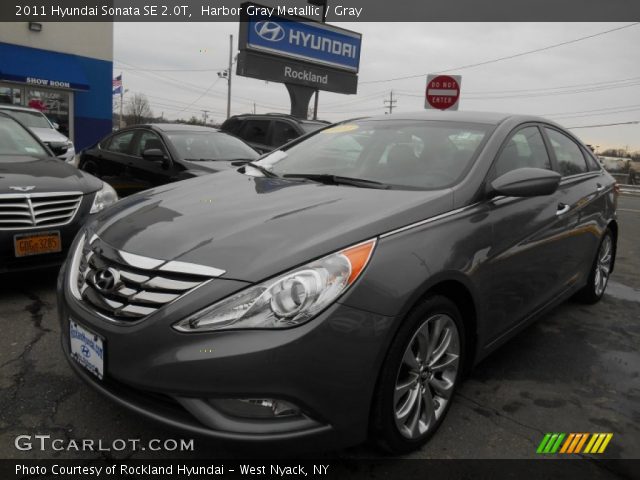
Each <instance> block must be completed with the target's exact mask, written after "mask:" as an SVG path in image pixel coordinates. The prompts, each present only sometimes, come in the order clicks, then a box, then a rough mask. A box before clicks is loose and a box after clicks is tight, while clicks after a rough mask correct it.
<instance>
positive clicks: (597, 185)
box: [596, 183, 604, 192]
mask: <svg viewBox="0 0 640 480" xmlns="http://www.w3.org/2000/svg"><path fill="white" fill-rule="evenodd" d="M603 188H604V187H603V186H602V185H600V184H599V183H597V184H596V192H601V191H602V189H603Z"/></svg>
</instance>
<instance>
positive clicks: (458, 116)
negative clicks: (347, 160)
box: [359, 110, 553, 125]
mask: <svg viewBox="0 0 640 480" xmlns="http://www.w3.org/2000/svg"><path fill="white" fill-rule="evenodd" d="M359 120H439V121H443V122H466V123H484V124H488V125H498V124H499V123H502V122H504V121H505V120H519V121H522V122H526V121H531V122H546V123H553V122H551V121H549V120H547V119H544V118H542V117H537V116H534V115H520V114H512V113H500V112H469V111H449V110H445V111H440V110H425V111H419V112H411V113H394V114H393V115H375V116H371V117H362V118H360V119H359Z"/></svg>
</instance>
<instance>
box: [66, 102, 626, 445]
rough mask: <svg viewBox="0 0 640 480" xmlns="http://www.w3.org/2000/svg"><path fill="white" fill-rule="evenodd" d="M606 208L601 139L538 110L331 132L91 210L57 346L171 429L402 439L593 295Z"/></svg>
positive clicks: (429, 426)
mask: <svg viewBox="0 0 640 480" xmlns="http://www.w3.org/2000/svg"><path fill="white" fill-rule="evenodd" d="M615 205H616V192H615V182H614V180H613V178H612V177H611V176H610V175H609V174H608V173H606V172H605V171H604V170H602V168H601V167H600V164H599V163H598V161H597V159H596V158H595V157H594V156H593V155H592V153H591V152H590V151H589V150H588V149H587V148H585V146H584V145H583V144H582V143H581V142H580V141H579V140H577V139H576V138H575V137H574V136H572V135H571V134H570V133H568V132H567V131H565V130H563V129H562V128H561V127H559V126H558V125H556V124H553V123H551V122H548V121H546V120H544V119H541V118H536V117H526V116H510V115H498V114H483V113H461V112H435V113H421V114H416V115H394V116H393V118H389V117H373V118H366V119H360V120H357V121H352V122H347V123H343V124H339V125H334V126H330V127H327V128H325V129H323V130H320V131H318V132H317V133H315V134H313V135H311V136H309V137H306V138H304V139H301V140H298V141H294V142H292V143H289V144H288V145H287V146H286V147H284V150H277V151H275V152H272V153H270V154H268V155H267V156H264V157H262V158H261V159H260V160H258V161H257V162H256V163H247V164H246V165H244V166H242V167H240V168H238V169H232V170H229V171H226V172H221V173H218V174H216V175H212V176H205V177H202V178H197V179H193V180H187V181H184V182H178V183H176V184H171V185H167V186H163V187H159V188H156V189H154V190H149V191H146V192H141V193H139V194H136V195H134V196H132V197H130V198H128V199H125V200H123V201H120V202H118V203H117V204H115V205H113V206H112V207H110V208H109V209H107V210H105V211H104V212H102V213H101V214H99V215H98V217H97V218H96V219H95V220H94V221H92V222H90V223H89V224H88V225H87V226H86V227H85V229H84V230H83V231H81V232H80V233H79V234H78V236H77V238H76V240H75V243H74V245H73V246H72V251H71V252H70V254H69V258H68V259H67V262H66V264H65V266H64V268H63V270H62V273H61V276H60V282H59V305H60V320H61V322H62V332H63V340H62V345H63V348H64V350H65V352H66V354H67V356H68V358H69V361H70V364H71V365H72V366H73V368H74V370H75V371H76V372H77V373H78V375H80V376H81V377H83V378H84V379H85V380H87V381H88V382H89V383H90V384H91V385H93V386H94V387H95V388H96V389H98V390H99V391H101V392H102V393H104V394H105V395H106V396H108V397H110V398H111V399H113V400H115V401H117V402H119V403H120V404H122V405H125V406H127V407H129V408H132V409H134V410H135V411H137V412H139V413H142V414H145V415H147V416H149V417H152V418H154V419H156V420H159V421H161V422H164V423H165V424H167V425H171V426H174V427H180V428H182V429H185V430H188V431H191V432H194V433H195V432H198V433H202V434H205V435H209V436H212V437H217V438H219V439H229V440H232V439H233V440H246V441H256V442H264V441H295V442H296V443H300V442H301V441H302V440H305V439H308V440H310V441H313V442H312V443H313V444H316V445H318V444H320V443H323V442H324V443H323V444H325V445H327V444H330V445H331V446H332V447H335V446H336V445H346V444H354V443H358V442H360V441H362V440H364V439H365V438H367V436H370V437H372V438H374V439H376V440H377V441H378V442H379V443H380V444H381V445H382V446H384V447H385V448H387V449H388V450H390V451H393V452H403V451H408V450H411V449H414V448H417V447H419V446H420V445H422V444H423V443H424V442H425V441H426V440H427V439H428V438H429V437H430V436H431V435H432V434H433V433H434V432H435V431H436V429H437V428H438V426H439V425H440V423H441V422H442V421H443V419H444V417H445V415H446V412H447V409H448V408H449V406H450V404H451V399H452V396H453V394H454V392H455V390H456V387H457V386H458V384H459V383H460V381H461V378H462V376H463V373H464V371H465V370H466V369H468V368H469V367H471V366H473V364H474V363H476V362H477V361H478V360H479V359H481V358H483V357H484V356H486V355H487V354H488V353H489V352H490V351H491V350H493V349H495V348H496V347H497V346H498V345H500V344H501V343H502V342H504V341H505V340H506V339H507V338H509V337H511V336H512V335H513V334H515V333H516V332H518V331H519V330H521V329H522V328H523V327H524V326H526V325H527V324H528V323H530V321H532V320H533V319H534V318H535V317H537V316H538V315H539V314H540V313H541V312H542V311H544V310H546V309H548V308H550V307H552V306H554V305H557V304H558V303H559V302H561V301H563V300H565V299H567V298H569V297H571V296H577V297H578V298H580V299H582V300H583V301H586V302H589V303H593V302H595V301H597V300H599V299H600V297H601V296H602V295H603V292H604V289H605V287H606V285H607V279H608V278H609V275H610V273H611V271H612V269H613V264H614V258H615V246H616V237H617V231H618V227H617V223H616V217H615Z"/></svg>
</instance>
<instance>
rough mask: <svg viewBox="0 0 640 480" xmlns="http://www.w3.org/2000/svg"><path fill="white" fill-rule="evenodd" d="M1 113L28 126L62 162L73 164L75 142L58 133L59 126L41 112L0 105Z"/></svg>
mask: <svg viewBox="0 0 640 480" xmlns="http://www.w3.org/2000/svg"><path fill="white" fill-rule="evenodd" d="M0 112H4V113H6V114H8V115H11V116H12V117H14V118H15V119H17V120H19V121H20V122H22V124H23V125H26V126H27V127H28V128H29V129H30V130H31V131H32V132H33V133H35V134H36V135H37V137H38V138H39V139H40V140H41V141H42V142H43V143H44V144H45V145H46V146H47V147H49V148H50V149H51V151H52V152H53V154H54V155H55V156H56V157H58V158H59V159H60V160H63V161H65V162H67V163H73V162H74V160H75V156H76V150H75V148H74V146H73V142H72V141H71V140H69V139H68V138H67V137H66V136H64V135H63V134H62V133H60V132H59V131H58V126H57V125H56V124H54V123H51V121H50V120H49V119H48V118H47V116H46V115H45V114H44V113H42V112H41V111H40V110H36V109H35V108H29V107H19V106H15V105H2V104H0Z"/></svg>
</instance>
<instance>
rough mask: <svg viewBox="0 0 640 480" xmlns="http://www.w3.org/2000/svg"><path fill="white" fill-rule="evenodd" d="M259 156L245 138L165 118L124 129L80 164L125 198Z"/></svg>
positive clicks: (84, 156) (82, 157)
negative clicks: (166, 120)
mask: <svg viewBox="0 0 640 480" xmlns="http://www.w3.org/2000/svg"><path fill="white" fill-rule="evenodd" d="M258 156H259V154H258V153H257V152H256V151H255V150H254V149H252V148H251V147H250V146H248V145H247V144H246V143H244V142H243V141H242V140H240V139H238V138H235V137H234V136H233V135H229V134H227V133H224V132H220V131H219V130H216V129H214V128H209V127H200V126H194V125H183V124H171V123H159V124H149V125H136V126H132V127H127V128H123V129H121V130H118V131H117V132H115V133H113V134H111V135H109V136H108V137H106V138H104V139H103V140H101V141H100V142H98V143H97V144H96V145H94V146H93V147H91V148H89V149H87V150H84V151H83V152H82V153H81V154H80V161H79V163H78V166H79V167H80V168H81V169H82V170H84V171H86V172H89V173H91V174H92V175H95V176H96V177H99V178H101V179H102V180H104V181H105V182H107V183H109V184H111V186H113V188H115V189H116V191H117V192H118V194H119V195H120V196H122V197H124V196H127V195H130V194H132V193H135V192H139V191H141V190H146V189H148V188H151V187H156V186H158V185H164V184H165V183H170V182H177V181H179V180H184V179H187V178H192V177H196V176H199V175H204V174H208V173H214V172H217V171H220V170H224V169H226V168H229V167H231V166H232V165H231V161H234V160H236V161H249V160H255V159H256V158H258Z"/></svg>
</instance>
